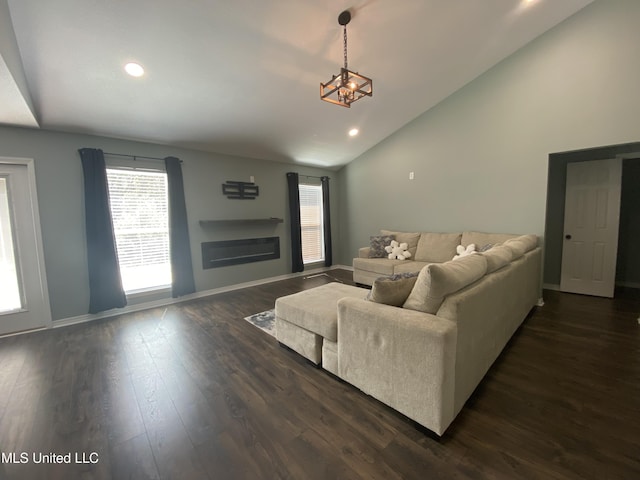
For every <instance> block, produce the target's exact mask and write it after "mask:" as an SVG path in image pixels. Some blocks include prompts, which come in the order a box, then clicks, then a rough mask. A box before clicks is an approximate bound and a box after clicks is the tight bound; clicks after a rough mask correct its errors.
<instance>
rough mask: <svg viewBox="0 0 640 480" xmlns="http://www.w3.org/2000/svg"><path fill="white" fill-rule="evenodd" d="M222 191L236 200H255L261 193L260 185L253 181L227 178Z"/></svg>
mask: <svg viewBox="0 0 640 480" xmlns="http://www.w3.org/2000/svg"><path fill="white" fill-rule="evenodd" d="M222 193H223V194H224V195H226V196H227V198H231V199H234V200H255V198H256V197H257V196H258V195H259V194H260V189H259V187H258V186H257V185H256V184H255V183H253V182H234V181H231V180H227V181H226V183H223V184H222Z"/></svg>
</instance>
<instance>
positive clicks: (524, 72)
mask: <svg viewBox="0 0 640 480" xmlns="http://www.w3.org/2000/svg"><path fill="white" fill-rule="evenodd" d="M639 21H640V2H638V1H637V0H604V1H602V0H600V1H599V0H597V1H595V2H594V3H593V4H591V5H589V6H588V7H586V8H585V9H584V10H582V11H580V12H578V13H577V14H576V15H574V16H573V17H571V18H569V19H567V20H566V21H565V22H563V23H561V24H560V25H558V26H557V27H556V28H554V29H552V30H550V31H548V32H547V33H546V34H544V35H543V36H541V37H540V38H538V39H537V40H535V41H534V42H532V43H531V44H529V45H528V46H526V47H525V48H524V49H522V50H521V51H519V52H517V53H516V54H514V55H512V56H511V57H509V58H508V59H506V60H505V61H503V62H501V63H500V64H498V65H497V66H495V67H494V68H492V69H491V70H489V71H488V72H486V73H485V74H483V75H482V76H480V77H478V78H477V79H476V80H474V81H473V82H471V83H470V84H468V85H467V86H466V87H464V88H463V89H461V90H460V91H458V92H457V93H455V94H454V95H452V96H451V97H449V98H448V99H446V100H445V101H443V102H441V103H440V104H439V105H437V106H436V107H434V108H432V109H431V110H429V111H428V112H426V113H424V114H423V115H421V116H420V117H418V118H417V119H415V120H413V121H412V122H410V123H409V124H407V125H406V126H405V127H403V128H402V129H400V130H398V131H397V132H395V133H394V134H393V135H391V136H390V137H388V138H387V139H386V140H384V141H383V142H381V143H380V144H378V145H377V146H376V147H374V148H372V149H371V150H369V151H368V152H366V153H365V154H363V155H362V156H361V157H360V158H358V159H356V160H355V161H353V162H352V163H351V164H349V165H348V166H346V167H345V168H343V169H342V170H341V171H340V180H341V181H340V187H341V197H340V199H341V201H342V205H343V206H344V211H343V215H342V224H341V232H340V234H341V235H342V240H343V243H342V245H343V249H342V258H341V263H347V262H349V261H350V259H351V258H352V257H353V256H354V255H355V254H356V251H357V248H358V246H362V245H365V244H367V243H368V236H369V235H370V234H372V233H374V232H376V231H377V230H378V229H380V228H391V229H403V230H431V231H461V230H482V231H493V232H526V233H535V234H538V235H543V233H544V225H545V208H546V186H547V166H548V156H549V154H550V153H552V152H563V151H569V150H577V149H581V148H586V147H592V146H597V145H612V144H623V143H630V142H633V141H636V140H638V120H637V119H638V114H639V113H640V95H638V85H640V57H639V56H638V55H637V52H636V49H637V45H639V44H640V29H639V28H638V22H639ZM478 48H481V46H479V47H478ZM434 68H437V65H434ZM425 88H428V85H425ZM373 101H375V98H374V99H373ZM410 171H414V172H415V180H409V172H410Z"/></svg>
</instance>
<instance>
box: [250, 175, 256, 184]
mask: <svg viewBox="0 0 640 480" xmlns="http://www.w3.org/2000/svg"><path fill="white" fill-rule="evenodd" d="M249 181H250V182H251V183H256V177H254V176H253V175H250V176H249Z"/></svg>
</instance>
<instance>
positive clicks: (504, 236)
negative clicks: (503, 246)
mask: <svg viewBox="0 0 640 480" xmlns="http://www.w3.org/2000/svg"><path fill="white" fill-rule="evenodd" d="M517 236H518V235H512V234H510V233H485V232H462V239H461V240H460V244H461V245H464V246H465V247H466V246H467V245H471V244H472V243H475V244H476V249H477V250H480V249H481V248H482V247H484V246H485V245H496V244H498V243H504V242H506V241H507V240H509V239H510V238H516V237H517Z"/></svg>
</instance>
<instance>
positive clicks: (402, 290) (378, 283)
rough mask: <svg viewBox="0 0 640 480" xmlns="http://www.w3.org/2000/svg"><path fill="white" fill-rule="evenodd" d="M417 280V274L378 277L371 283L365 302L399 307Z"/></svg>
mask: <svg viewBox="0 0 640 480" xmlns="http://www.w3.org/2000/svg"><path fill="white" fill-rule="evenodd" d="M417 279H418V272H413V273H400V274H396V275H391V276H390V277H379V278H376V279H375V280H374V281H373V285H372V287H371V291H370V292H369V294H368V295H367V300H369V301H371V302H376V303H384V304H385V305H392V306H394V307H401V306H402V304H403V303H404V302H405V300H406V299H407V297H408V296H409V294H410V293H411V290H412V289H413V286H414V285H415V284H416V280H417Z"/></svg>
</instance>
